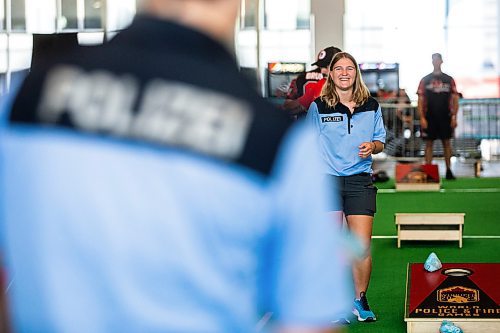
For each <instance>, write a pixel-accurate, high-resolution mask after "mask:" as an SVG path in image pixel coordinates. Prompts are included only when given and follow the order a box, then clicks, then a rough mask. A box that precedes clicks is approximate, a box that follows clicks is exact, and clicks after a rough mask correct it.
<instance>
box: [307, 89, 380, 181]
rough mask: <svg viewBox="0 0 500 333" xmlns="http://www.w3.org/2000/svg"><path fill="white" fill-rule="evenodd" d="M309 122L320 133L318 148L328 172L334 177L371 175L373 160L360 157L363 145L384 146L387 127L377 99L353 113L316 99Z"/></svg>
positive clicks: (308, 114)
mask: <svg viewBox="0 0 500 333" xmlns="http://www.w3.org/2000/svg"><path fill="white" fill-rule="evenodd" d="M307 121H308V122H309V123H311V124H312V125H313V126H314V128H315V129H316V130H317V133H318V134H319V145H320V150H321V154H322V156H323V160H324V162H325V172H326V173H327V174H330V175H333V176H351V175H356V174H360V173H363V172H367V173H372V172H373V170H372V157H371V156H369V157H367V158H361V157H359V156H358V153H359V148H358V147H359V145H360V144H361V143H363V142H371V141H380V142H382V143H385V135H386V131H385V127H384V122H383V119H382V111H381V109H380V105H379V104H378V102H377V101H376V100H375V99H374V98H371V97H370V98H369V99H368V101H367V102H366V103H365V104H363V105H361V106H359V107H356V108H355V110H354V112H353V113H352V114H351V113H350V111H349V109H348V108H347V107H346V106H345V105H343V104H341V103H339V104H337V105H336V106H335V108H330V107H328V105H326V103H325V102H323V101H322V100H321V99H319V98H318V99H316V100H315V101H314V102H313V103H312V104H311V106H310V107H309V111H308V112H307Z"/></svg>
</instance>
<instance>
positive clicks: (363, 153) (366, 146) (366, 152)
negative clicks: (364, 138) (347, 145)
mask: <svg viewBox="0 0 500 333" xmlns="http://www.w3.org/2000/svg"><path fill="white" fill-rule="evenodd" d="M358 148H359V153H358V156H359V157H361V158H367V157H370V155H372V154H373V152H374V151H375V148H376V146H375V142H363V143H362V144H360V145H359V146H358Z"/></svg>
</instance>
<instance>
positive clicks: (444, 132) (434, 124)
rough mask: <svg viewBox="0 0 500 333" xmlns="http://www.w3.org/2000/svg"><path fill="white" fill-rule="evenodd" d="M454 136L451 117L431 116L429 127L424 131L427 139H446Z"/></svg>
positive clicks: (428, 120)
mask: <svg viewBox="0 0 500 333" xmlns="http://www.w3.org/2000/svg"><path fill="white" fill-rule="evenodd" d="M452 136H453V128H451V118H450V117H430V118H429V119H427V128H426V129H425V130H424V131H423V138H424V139H425V140H436V139H441V140H446V139H450V138H451V137H452Z"/></svg>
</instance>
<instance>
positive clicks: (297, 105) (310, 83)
mask: <svg viewBox="0 0 500 333" xmlns="http://www.w3.org/2000/svg"><path fill="white" fill-rule="evenodd" d="M338 52H340V49H339V48H337V47H335V46H329V47H327V48H324V49H323V50H321V51H319V53H318V56H317V57H316V61H315V62H314V63H312V64H311V65H312V66H316V68H314V69H312V70H310V71H307V72H304V73H301V74H299V75H298V76H297V78H296V79H295V80H293V81H292V82H291V83H290V88H289V90H290V92H289V94H288V96H287V99H286V100H285V102H284V103H283V106H282V107H283V109H285V110H286V111H288V113H289V115H291V116H292V117H293V118H303V117H305V116H306V112H307V109H308V108H309V105H311V103H312V102H313V101H314V100H315V99H316V98H317V97H318V96H319V95H320V94H321V89H322V88H323V85H324V84H325V82H326V77H327V76H328V66H329V65H330V62H331V61H332V59H333V56H334V55H335V54H337V53H338Z"/></svg>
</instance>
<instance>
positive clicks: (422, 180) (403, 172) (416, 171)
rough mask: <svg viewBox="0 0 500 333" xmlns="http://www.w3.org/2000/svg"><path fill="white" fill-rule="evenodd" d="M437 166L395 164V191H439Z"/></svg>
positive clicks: (439, 181)
mask: <svg viewBox="0 0 500 333" xmlns="http://www.w3.org/2000/svg"><path fill="white" fill-rule="evenodd" d="M440 189H441V178H440V177H439V169H438V166H437V164H418V163H410V164H407V163H405V164H403V163H399V164H396V191H439V190H440Z"/></svg>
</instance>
